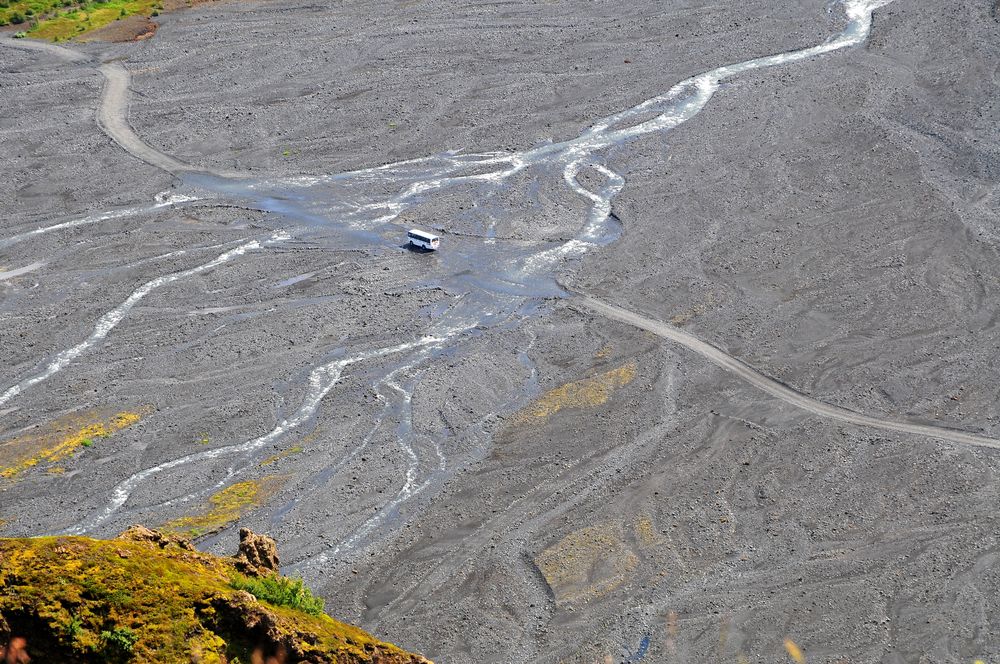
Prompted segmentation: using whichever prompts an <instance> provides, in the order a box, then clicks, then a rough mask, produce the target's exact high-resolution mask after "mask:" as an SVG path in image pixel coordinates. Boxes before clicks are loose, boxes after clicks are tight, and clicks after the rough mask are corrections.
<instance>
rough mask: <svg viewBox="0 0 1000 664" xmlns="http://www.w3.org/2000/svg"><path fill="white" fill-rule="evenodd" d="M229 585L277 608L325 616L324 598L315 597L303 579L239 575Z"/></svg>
mask: <svg viewBox="0 0 1000 664" xmlns="http://www.w3.org/2000/svg"><path fill="white" fill-rule="evenodd" d="M229 585H230V586H231V587H232V588H235V589H236V590H245V591H247V592H248V593H250V594H251V595H253V596H254V597H256V598H257V599H262V600H264V601H265V602H270V603H271V604H274V605H276V606H287V607H289V608H292V609H298V610H299V611H302V612H304V613H308V614H309V615H311V616H319V615H322V614H323V605H324V601H323V598H322V597H316V596H315V595H313V594H312V591H311V590H309V588H307V587H306V584H305V582H304V581H303V580H302V579H292V578H288V577H286V576H265V577H263V578H259V579H257V578H249V577H246V576H243V575H237V576H234V577H233V578H232V579H230V581H229Z"/></svg>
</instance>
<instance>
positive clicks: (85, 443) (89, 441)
mask: <svg viewBox="0 0 1000 664" xmlns="http://www.w3.org/2000/svg"><path fill="white" fill-rule="evenodd" d="M80 444H81V445H83V446H84V447H93V446H94V440H93V438H84V439H83V440H81V441H80Z"/></svg>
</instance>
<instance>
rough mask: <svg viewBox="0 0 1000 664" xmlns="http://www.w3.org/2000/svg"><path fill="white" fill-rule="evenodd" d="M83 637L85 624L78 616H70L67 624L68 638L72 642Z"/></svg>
mask: <svg viewBox="0 0 1000 664" xmlns="http://www.w3.org/2000/svg"><path fill="white" fill-rule="evenodd" d="M82 635H83V623H82V622H80V619H79V618H78V617H76V616H70V619H69V622H68V623H67V624H66V636H68V637H69V638H70V641H75V640H76V639H78V638H80V637H81V636H82Z"/></svg>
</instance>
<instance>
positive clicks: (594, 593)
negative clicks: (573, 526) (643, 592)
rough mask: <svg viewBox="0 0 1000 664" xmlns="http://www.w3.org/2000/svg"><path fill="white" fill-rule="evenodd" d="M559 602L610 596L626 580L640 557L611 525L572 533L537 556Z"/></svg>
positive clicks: (536, 559) (536, 561) (540, 566)
mask: <svg viewBox="0 0 1000 664" xmlns="http://www.w3.org/2000/svg"><path fill="white" fill-rule="evenodd" d="M535 564H536V565H537V566H538V569H539V570H540V571H541V572H542V576H544V577H545V581H546V583H548V584H549V587H550V588H552V593H553V594H554V595H555V597H556V601H557V602H571V601H575V600H582V599H590V598H596V597H601V596H603V595H607V594H608V593H609V592H611V591H612V590H614V589H615V588H617V587H618V586H620V585H621V584H622V583H624V582H625V581H626V580H627V578H628V576H629V574H630V573H631V572H632V570H634V569H635V568H636V566H637V565H638V564H639V558H638V557H637V556H636V555H635V553H633V552H632V551H631V549H630V548H629V547H628V545H627V544H626V543H625V542H624V541H623V540H622V537H621V534H620V532H619V531H618V529H617V528H616V527H614V526H611V525H603V526H590V527H587V528H582V529H580V530H577V531H575V532H572V533H570V534H569V535H567V536H566V537H564V538H562V539H561V540H559V541H558V542H556V543H555V544H553V545H552V546H550V547H549V548H547V549H545V550H544V551H542V552H541V553H540V554H538V556H537V557H536V558H535Z"/></svg>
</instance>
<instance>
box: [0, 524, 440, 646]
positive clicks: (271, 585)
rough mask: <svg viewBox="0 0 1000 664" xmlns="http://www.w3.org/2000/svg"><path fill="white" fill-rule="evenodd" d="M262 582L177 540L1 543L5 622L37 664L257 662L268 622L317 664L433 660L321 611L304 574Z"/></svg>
mask: <svg viewBox="0 0 1000 664" xmlns="http://www.w3.org/2000/svg"><path fill="white" fill-rule="evenodd" d="M234 579H242V581H240V583H239V584H237V585H242V586H243V587H250V588H251V593H252V594H254V595H256V592H254V591H259V592H260V593H261V595H260V597H261V599H262V600H264V601H262V602H258V601H256V600H254V599H253V597H251V596H250V595H247V594H246V593H245V592H241V591H240V590H237V589H235V588H234V587H233V581H234ZM254 581H260V580H256V579H249V578H248V577H245V576H242V575H240V574H239V572H238V570H237V568H236V566H235V562H234V561H233V560H232V559H228V558H220V557H216V556H212V555H209V554H202V553H199V552H197V551H193V550H190V549H187V548H184V547H181V546H178V545H176V544H169V545H164V546H160V545H157V544H156V543H153V542H144V541H132V540H93V539H89V538H84V537H39V538H30V539H5V538H0V624H3V622H4V621H6V623H7V624H8V625H10V627H11V630H12V632H13V634H14V635H18V634H20V635H23V636H26V637H27V638H28V639H29V642H28V652H29V654H30V655H31V656H32V658H33V659H32V661H39V662H43V661H44V662H49V661H51V662H56V661H81V660H85V661H92V660H93V659H94V658H95V657H97V658H98V659H99V661H112V662H114V661H135V662H181V661H184V662H187V661H201V662H222V661H230V662H231V661H234V658H236V657H238V658H239V659H240V661H249V659H250V655H251V654H252V652H253V651H252V647H253V645H254V643H258V644H259V641H257V642H255V641H254V639H259V638H260V634H258V633H256V632H254V631H253V629H254V628H253V624H257V625H259V624H261V621H263V622H264V623H266V624H268V625H269V626H270V627H269V629H270V630H271V632H272V634H271V636H270V637H269V638H272V639H278V641H277V642H279V643H284V644H293V645H292V646H291V647H292V648H293V649H294V652H295V653H297V654H296V656H298V654H301V655H303V656H307V657H311V658H312V659H310V661H330V662H334V661H336V662H374V661H380V662H385V663H386V664H394V663H400V664H401V663H403V662H407V663H416V662H422V661H425V660H422V659H421V658H418V657H416V656H413V655H410V654H409V653H405V652H403V651H401V650H400V649H398V648H396V647H395V646H392V645H391V644H386V643H382V642H379V641H377V640H376V639H374V638H373V637H371V636H370V635H368V634H366V633H365V632H363V631H362V630H360V629H358V628H356V627H352V626H350V625H346V624H344V623H340V622H338V621H336V620H334V619H332V618H330V617H329V616H327V615H325V614H323V613H322V612H321V610H316V608H317V603H318V602H319V600H318V599H317V598H315V597H313V595H312V593H311V592H309V591H308V589H307V588H305V586H304V585H303V584H302V582H301V580H298V579H283V578H282V577H277V576H275V577H271V581H268V582H264V581H261V582H260V583H254ZM262 588H263V590H262ZM272 601H275V602H277V603H279V604H281V605H279V606H275V605H272V604H271V602H272ZM320 608H321V607H320ZM247 616H252V618H253V620H256V621H257V622H256V623H254V622H253V620H250V619H248V618H247ZM2 645H3V643H2V642H0V646H2ZM248 648H250V650H248ZM379 658H381V659H379Z"/></svg>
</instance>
